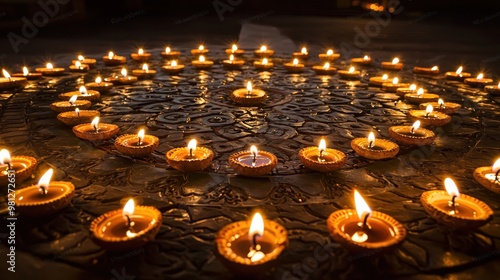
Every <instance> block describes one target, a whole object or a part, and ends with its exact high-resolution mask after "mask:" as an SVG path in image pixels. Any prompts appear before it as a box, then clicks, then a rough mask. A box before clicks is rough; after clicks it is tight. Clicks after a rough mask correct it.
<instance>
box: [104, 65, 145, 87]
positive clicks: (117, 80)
mask: <svg viewBox="0 0 500 280" xmlns="http://www.w3.org/2000/svg"><path fill="white" fill-rule="evenodd" d="M120 74H121V75H117V74H115V75H113V76H111V77H108V78H105V79H104V81H106V82H110V83H112V84H113V85H130V84H133V83H135V82H137V77H136V76H130V75H128V72H127V69H125V68H122V70H121V72H120Z"/></svg>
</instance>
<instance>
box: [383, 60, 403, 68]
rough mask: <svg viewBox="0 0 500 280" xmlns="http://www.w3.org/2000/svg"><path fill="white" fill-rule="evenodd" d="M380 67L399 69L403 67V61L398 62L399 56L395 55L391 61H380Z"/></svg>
mask: <svg viewBox="0 0 500 280" xmlns="http://www.w3.org/2000/svg"><path fill="white" fill-rule="evenodd" d="M381 65H382V69H386V70H397V71H399V70H401V69H403V63H401V62H399V58H397V57H395V58H394V59H393V60H392V61H391V62H389V61H383V62H382V64H381Z"/></svg>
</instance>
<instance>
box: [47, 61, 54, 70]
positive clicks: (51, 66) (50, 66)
mask: <svg viewBox="0 0 500 280" xmlns="http://www.w3.org/2000/svg"><path fill="white" fill-rule="evenodd" d="M45 67H46V68H47V69H54V65H52V63H50V62H49V63H47V65H45Z"/></svg>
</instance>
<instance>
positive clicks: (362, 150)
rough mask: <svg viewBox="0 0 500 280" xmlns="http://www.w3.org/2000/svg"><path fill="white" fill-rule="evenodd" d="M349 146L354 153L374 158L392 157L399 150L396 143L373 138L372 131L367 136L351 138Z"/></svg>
mask: <svg viewBox="0 0 500 280" xmlns="http://www.w3.org/2000/svg"><path fill="white" fill-rule="evenodd" d="M351 148H352V149H353V150H354V152H356V154H358V155H360V156H362V157H364V158H368V159H375V160H378V159H386V158H393V157H395V156H396V155H397V154H398V152H399V146H398V144H396V143H394V142H391V141H389V140H385V139H375V134H374V133H373V132H370V134H369V135H368V138H355V139H353V140H352V141H351Z"/></svg>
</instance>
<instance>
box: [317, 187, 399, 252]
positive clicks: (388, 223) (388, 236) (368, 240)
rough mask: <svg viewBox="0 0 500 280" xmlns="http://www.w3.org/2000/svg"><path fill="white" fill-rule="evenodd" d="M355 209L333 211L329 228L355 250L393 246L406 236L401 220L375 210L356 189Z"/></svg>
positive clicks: (335, 235)
mask: <svg viewBox="0 0 500 280" xmlns="http://www.w3.org/2000/svg"><path fill="white" fill-rule="evenodd" d="M354 203H355V205H356V210H354V209H342V210H338V211H335V212H333V213H332V214H331V215H330V216H329V217H328V219H327V220H326V226H327V229H328V232H329V233H330V235H331V236H332V238H333V240H335V242H338V243H340V244H343V245H344V246H346V247H347V248H348V249H350V250H353V251H373V252H377V251H381V250H390V249H392V248H394V247H395V246H397V245H398V244H400V243H401V242H402V241H403V240H404V239H405V237H406V230H405V228H404V227H403V225H402V224H401V223H399V222H398V221H396V220H395V219H394V218H392V217H391V216H389V215H386V214H384V213H382V212H378V211H372V210H371V209H370V207H369V206H368V204H366V202H365V200H364V199H363V197H362V196H361V195H360V194H359V193H358V191H357V190H354Z"/></svg>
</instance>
